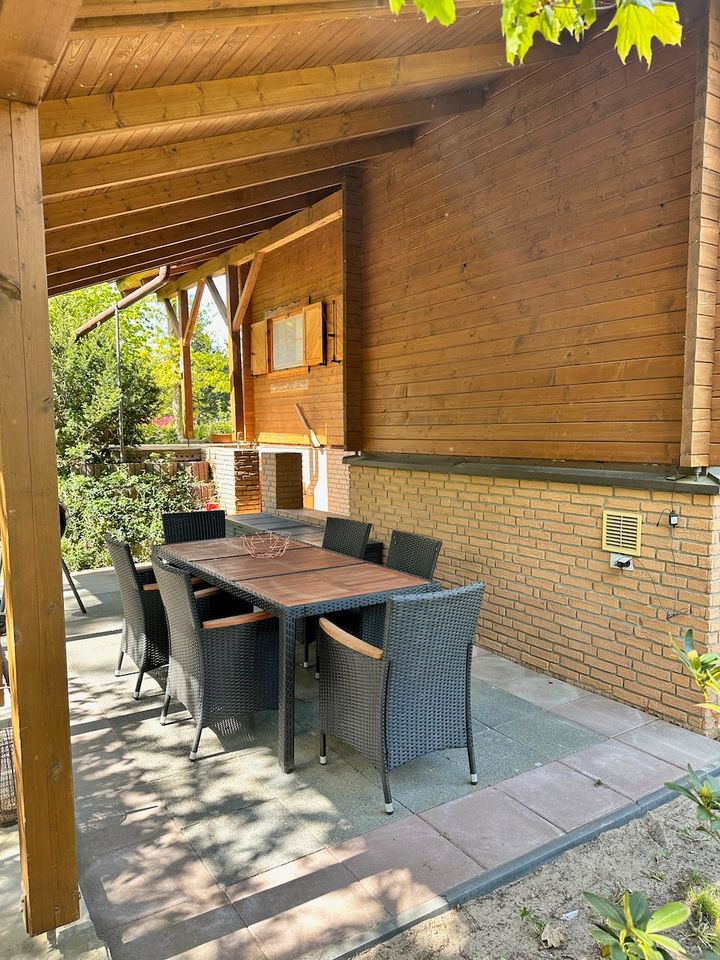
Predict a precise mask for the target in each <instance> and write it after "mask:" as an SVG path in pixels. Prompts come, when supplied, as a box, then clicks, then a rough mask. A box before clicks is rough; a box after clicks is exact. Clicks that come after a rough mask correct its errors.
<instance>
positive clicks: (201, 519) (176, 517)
mask: <svg viewBox="0 0 720 960" xmlns="http://www.w3.org/2000/svg"><path fill="white" fill-rule="evenodd" d="M162 523H163V534H164V536H165V543H189V542H190V541H192V540H216V539H218V538H220V537H224V536H225V511H224V510H193V511H191V512H190V513H164V514H163V516H162Z"/></svg>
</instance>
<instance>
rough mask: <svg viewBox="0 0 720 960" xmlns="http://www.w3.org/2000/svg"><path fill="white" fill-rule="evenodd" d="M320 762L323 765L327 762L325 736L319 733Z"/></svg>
mask: <svg viewBox="0 0 720 960" xmlns="http://www.w3.org/2000/svg"><path fill="white" fill-rule="evenodd" d="M320 763H321V764H322V765H323V766H325V764H326V763H327V736H326V735H325V734H324V733H321V734H320Z"/></svg>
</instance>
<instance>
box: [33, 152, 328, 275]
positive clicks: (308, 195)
mask: <svg viewBox="0 0 720 960" xmlns="http://www.w3.org/2000/svg"><path fill="white" fill-rule="evenodd" d="M341 182H342V174H341V173H339V172H337V171H335V170H321V171H320V172H319V173H310V174H307V175H306V176H304V177H295V178H293V179H290V180H280V181H278V182H277V183H268V184H263V185H262V186H259V187H250V188H249V189H246V190H235V191H232V192H230V193H220V194H217V195H216V196H211V197H200V198H199V199H197V200H188V201H185V202H182V203H173V204H167V205H166V206H164V207H160V208H157V207H156V208H154V209H153V210H152V212H148V211H146V210H140V211H138V213H126V214H124V215H123V214H121V215H119V216H115V217H108V218H107V219H104V220H89V221H88V222H86V223H80V224H73V225H72V226H69V227H60V228H58V229H57V230H48V231H46V235H45V243H46V248H47V253H48V256H52V255H54V254H58V253H69V252H70V251H71V250H79V249H81V248H82V247H99V246H101V245H102V244H106V243H115V242H120V241H124V240H128V239H130V238H131V237H138V238H140V239H139V241H138V242H139V243H140V244H144V242H145V239H144V238H145V236H146V235H147V234H153V233H156V232H159V230H160V227H159V224H160V225H162V227H161V228H162V230H165V231H170V230H172V229H173V228H176V227H183V228H184V227H186V226H188V225H190V224H191V225H192V229H193V230H198V231H200V230H201V229H202V224H203V222H204V221H210V220H212V219H213V218H214V217H218V216H229V215H231V214H238V215H240V214H241V213H242V214H244V215H245V218H246V220H247V222H248V223H254V222H256V221H258V220H264V219H265V218H266V217H273V216H275V215H276V214H280V213H283V212H285V213H292V212H293V208H294V209H295V210H299V209H301V208H302V207H304V206H307V205H308V204H309V203H313V202H314V201H315V200H316V199H318V196H319V193H320V191H321V190H327V189H329V188H330V187H338V186H339V185H340V183H341ZM98 212H100V211H98Z"/></svg>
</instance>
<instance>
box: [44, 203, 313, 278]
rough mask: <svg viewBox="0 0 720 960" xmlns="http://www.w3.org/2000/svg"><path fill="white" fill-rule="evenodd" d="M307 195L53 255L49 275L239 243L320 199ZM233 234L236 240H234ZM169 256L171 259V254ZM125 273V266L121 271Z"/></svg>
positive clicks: (49, 260)
mask: <svg viewBox="0 0 720 960" xmlns="http://www.w3.org/2000/svg"><path fill="white" fill-rule="evenodd" d="M303 199H304V198H298V199H295V198H292V199H291V200H285V201H281V202H280V203H278V204H268V205H267V206H266V207H256V208H255V209H254V210H253V211H252V214H253V215H248V213H247V212H245V211H240V212H239V213H230V214H227V215H225V216H220V217H211V218H209V219H207V220H198V221H196V222H195V223H188V224H187V225H186V226H185V227H175V228H173V229H171V230H163V229H160V230H155V231H154V232H153V233H143V234H138V235H137V236H135V237H129V238H127V239H120V240H118V241H116V242H115V243H99V244H96V245H94V246H92V247H82V248H80V249H79V250H69V251H67V252H63V253H59V254H54V255H50V256H48V258H47V269H48V274H49V275H51V276H52V275H54V274H59V273H63V271H66V270H80V269H82V268H83V267H86V268H87V267H91V268H92V267H100V266H101V265H102V264H106V263H112V262H113V261H118V260H122V259H123V258H133V257H135V258H138V259H141V258H142V257H143V256H144V255H146V254H154V255H156V254H158V253H159V252H160V251H162V250H164V249H171V248H173V247H174V248H176V249H177V248H183V247H184V248H186V249H190V247H191V246H192V245H193V243H195V244H196V245H197V246H198V247H199V246H202V245H203V244H204V243H206V242H209V241H212V240H213V239H222V238H223V237H225V238H228V237H230V241H229V244H228V245H231V244H233V243H237V242H238V240H239V239H240V237H249V236H251V235H252V234H253V233H259V232H260V231H262V230H266V229H267V228H268V227H270V226H272V224H274V223H277V222H278V220H281V219H282V218H283V217H287V216H290V214H293V213H297V212H298V210H304V209H305V208H306V207H309V206H311V204H312V203H313V202H316V201H317V200H319V199H320V197H319V196H317V195H313V196H312V197H310V198H308V199H307V200H306V201H305V202H303ZM233 235H234V236H235V237H237V239H235V240H233V239H232V237H233ZM168 259H170V260H172V259H173V257H172V256H170V257H169V258H168ZM120 272H122V268H121V271H120Z"/></svg>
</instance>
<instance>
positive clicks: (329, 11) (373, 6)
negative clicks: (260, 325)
mask: <svg viewBox="0 0 720 960" xmlns="http://www.w3.org/2000/svg"><path fill="white" fill-rule="evenodd" d="M455 2H456V6H458V7H469V8H472V9H478V8H479V7H486V6H490V5H492V3H493V2H494V0H455ZM96 7H97V5H94V6H93V7H88V10H89V11H93V12H95V13H98V12H99V11H96V10H95V8H96ZM102 9H103V13H102V14H100V15H94V16H90V15H87V14H85V13H84V12H82V13H81V15H80V16H78V18H77V19H76V20H75V23H74V24H73V26H72V29H71V31H70V35H71V37H72V38H73V39H96V38H99V37H114V36H118V35H124V34H132V33H142V34H146V33H153V32H158V31H161V32H164V31H169V30H186V31H199V30H235V29H246V28H251V27H258V26H274V25H276V24H279V23H281V22H285V23H287V21H288V20H292V21H297V22H303V21H310V22H312V21H318V22H328V21H331V20H346V19H348V18H351V17H373V18H382V19H390V18H395V15H394V14H393V13H392V11H391V10H390V8H389V6H388V4H387V2H386V0H332V2H327V0H303V2H299V3H292V4H288V3H283V2H280V3H274V4H272V5H268V4H265V5H263V4H257V3H256V4H255V5H253V6H250V5H248V4H247V3H244V2H243V0H238V2H237V3H235V4H233V6H222V7H218V6H216V5H215V4H214V3H212V2H208V3H207V4H206V5H205V6H204V7H203V8H200V9H190V10H188V9H184V8H182V7H181V6H180V5H177V4H168V6H167V7H166V9H164V10H161V11H153V12H147V13H139V12H138V9H139V8H138V6H136V7H135V11H134V12H133V13H127V14H125V13H116V12H112V6H111V5H108V7H107V9H105V5H103V8H102ZM419 18H420V15H419V14H418V12H417V11H416V10H415V8H414V7H410V6H408V7H406V8H405V9H403V10H402V11H401V12H400V14H399V16H398V17H397V19H400V20H406V21H407V20H417V19H419Z"/></svg>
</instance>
